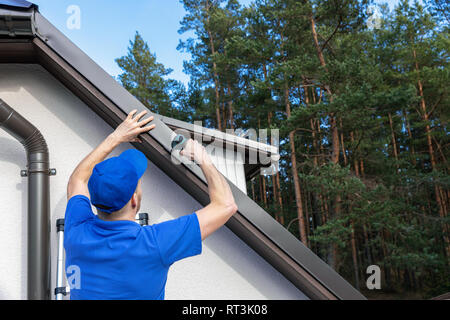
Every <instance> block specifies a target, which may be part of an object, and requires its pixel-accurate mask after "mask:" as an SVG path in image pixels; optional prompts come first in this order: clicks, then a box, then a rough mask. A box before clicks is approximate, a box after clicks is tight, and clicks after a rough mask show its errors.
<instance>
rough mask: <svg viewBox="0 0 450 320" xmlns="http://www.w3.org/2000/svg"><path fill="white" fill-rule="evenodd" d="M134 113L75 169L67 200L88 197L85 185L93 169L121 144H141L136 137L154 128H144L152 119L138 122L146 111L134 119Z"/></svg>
mask: <svg viewBox="0 0 450 320" xmlns="http://www.w3.org/2000/svg"><path fill="white" fill-rule="evenodd" d="M136 113H137V110H134V111H132V112H131V113H130V114H129V115H128V117H127V118H126V119H125V121H124V122H123V123H122V124H121V125H119V126H118V127H117V129H116V130H115V131H114V132H113V133H112V134H110V135H109V136H108V137H107V138H106V139H105V140H104V141H103V142H102V143H101V144H100V145H99V146H98V147H97V148H96V149H95V150H94V151H92V152H91V153H90V154H89V155H88V156H87V157H86V158H84V160H83V161H81V162H80V164H79V165H78V166H77V167H76V168H75V170H74V172H73V173H72V175H71V177H70V179H69V183H68V185H67V199H70V198H72V197H73V196H75V195H84V196H86V197H89V191H88V186H87V184H88V181H89V178H90V177H91V175H92V170H94V167H95V166H96V165H97V164H98V163H100V162H102V161H103V160H105V159H106V157H107V156H108V155H109V154H110V153H111V152H112V151H113V150H114V149H115V148H116V147H117V146H118V145H120V144H121V143H125V142H141V140H140V139H139V138H138V136H139V135H140V134H142V133H145V132H149V131H151V130H153V129H154V128H155V125H152V126H149V127H145V126H146V125H147V124H149V123H150V122H151V121H153V117H150V118H148V119H144V120H142V121H140V120H141V119H142V118H143V117H144V116H145V115H146V114H147V111H143V112H141V113H140V114H138V115H137V116H136V117H134V116H135V115H136Z"/></svg>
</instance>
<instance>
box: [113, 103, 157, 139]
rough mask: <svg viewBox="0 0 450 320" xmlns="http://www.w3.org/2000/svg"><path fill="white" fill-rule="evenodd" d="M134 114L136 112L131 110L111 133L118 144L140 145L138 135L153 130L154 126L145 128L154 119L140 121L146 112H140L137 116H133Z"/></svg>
mask: <svg viewBox="0 0 450 320" xmlns="http://www.w3.org/2000/svg"><path fill="white" fill-rule="evenodd" d="M136 113H137V110H133V111H132V112H131V113H130V114H129V115H128V117H127V118H126V119H125V121H124V122H122V123H121V124H120V125H119V126H118V127H117V129H116V130H115V131H114V132H113V133H112V136H113V137H114V138H115V139H117V141H119V142H120V143H124V142H139V143H142V141H141V139H139V135H140V134H143V133H146V132H150V131H151V130H153V129H155V125H151V126H148V127H146V125H147V124H149V123H150V122H152V121H153V120H154V117H150V118H147V119H144V120H142V121H140V120H141V119H142V118H143V117H144V116H145V115H146V114H147V113H148V111H142V112H141V113H139V114H138V115H137V116H135V115H136Z"/></svg>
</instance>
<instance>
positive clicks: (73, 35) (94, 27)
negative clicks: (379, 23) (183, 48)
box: [30, 0, 398, 84]
mask: <svg viewBox="0 0 450 320" xmlns="http://www.w3.org/2000/svg"><path fill="white" fill-rule="evenodd" d="M30 1H32V0H30ZM32 2H34V3H36V4H38V5H39V9H40V12H41V13H42V14H43V15H44V16H45V17H46V18H47V19H48V20H49V21H50V22H51V23H53V24H54V25H55V26H56V27H57V28H58V29H59V30H60V31H61V32H63V33H64V34H65V35H66V36H68V37H69V38H70V39H71V40H72V41H73V42H74V43H75V44H76V45H77V46H78V47H80V48H81V49H82V50H83V51H84V52H86V53H87V54H88V55H89V56H90V57H91V58H92V59H93V60H94V61H96V62H97V63H98V64H99V65H100V66H101V67H102V68H104V69H105V70H106V71H107V72H108V73H109V74H111V75H112V76H114V77H116V76H117V75H119V74H120V73H121V69H120V68H119V67H118V66H117V64H116V63H115V61H114V60H115V59H116V58H118V57H121V56H123V55H125V54H126V53H127V48H128V46H129V41H130V40H131V39H133V38H134V34H135V32H136V31H139V33H141V35H142V36H143V38H144V39H145V41H147V42H148V44H149V46H150V50H151V51H152V52H153V53H156V56H157V59H158V61H159V62H161V63H163V64H164V65H165V66H166V67H167V68H171V69H173V73H172V74H170V76H169V77H170V78H172V79H177V80H180V81H183V82H184V83H186V84H187V83H188V82H189V77H188V76H187V75H186V74H184V73H183V60H188V59H189V55H187V54H185V53H181V52H179V51H178V50H176V48H177V45H178V43H179V40H180V39H181V38H182V37H186V36H181V35H179V34H178V29H179V27H180V21H181V19H182V18H183V16H184V15H185V11H184V8H183V5H182V4H181V3H180V2H179V0H164V1H163V0H127V1H119V0H58V1H56V0H34V1H32ZM240 2H241V4H242V5H248V4H249V3H251V0H241V1H240ZM376 2H378V3H388V4H389V5H390V6H391V8H392V7H393V6H394V5H395V4H396V3H397V2H398V0H377V1H376ZM71 5H77V6H78V7H79V8H80V12H81V26H80V29H72V30H71V29H69V28H68V27H67V20H68V18H69V16H70V14H68V13H67V8H68V7H69V6H71Z"/></svg>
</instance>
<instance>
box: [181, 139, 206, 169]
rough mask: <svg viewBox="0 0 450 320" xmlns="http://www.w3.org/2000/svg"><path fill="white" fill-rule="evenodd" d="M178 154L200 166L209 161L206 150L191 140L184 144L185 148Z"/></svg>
mask: <svg viewBox="0 0 450 320" xmlns="http://www.w3.org/2000/svg"><path fill="white" fill-rule="evenodd" d="M180 154H181V155H182V156H184V157H186V158H188V159H189V160H191V161H192V160H193V161H195V162H196V163H198V164H200V165H201V164H204V163H205V162H207V161H210V158H209V155H208V153H207V152H206V149H205V148H204V147H203V146H202V145H201V144H200V143H198V142H197V141H194V140H192V139H189V141H188V142H187V143H186V146H185V147H184V148H183V150H181V151H180Z"/></svg>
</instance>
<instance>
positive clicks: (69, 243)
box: [64, 110, 237, 300]
mask: <svg viewBox="0 0 450 320" xmlns="http://www.w3.org/2000/svg"><path fill="white" fill-rule="evenodd" d="M136 114H137V110H134V111H133V112H131V113H130V114H129V115H128V117H127V119H126V120H125V121H124V122H123V123H122V124H121V125H120V126H119V127H118V128H117V129H116V130H115V131H114V132H113V133H112V134H111V135H110V136H108V137H107V138H106V140H105V141H103V142H102V143H101V144H100V145H99V146H98V147H97V148H96V149H95V150H94V151H93V152H91V153H90V154H89V155H88V156H87V157H86V158H85V159H84V160H83V161H82V162H81V163H80V164H79V165H78V166H77V168H76V169H75V171H74V172H73V174H72V175H71V177H70V180H69V184H68V187H67V198H68V204H67V209H66V225H65V240H64V247H65V249H66V270H74V268H76V269H77V270H79V276H80V279H78V280H79V284H80V285H79V286H78V287H74V288H71V299H82V300H87V299H96V300H98V299H110V300H119V299H141V300H157V299H158V300H159V299H161V300H162V299H164V293H165V285H166V280H167V273H168V270H169V267H170V266H171V265H172V264H173V263H174V262H176V261H178V260H181V259H184V258H187V257H190V256H194V255H198V254H200V253H201V252H202V241H203V240H204V239H205V238H207V237H208V236H209V235H211V234H212V233H213V232H215V231H216V230H217V229H219V228H220V227H221V226H223V225H224V224H225V223H226V222H227V221H228V220H229V219H230V218H231V216H232V215H233V214H235V213H236V211H237V207H236V204H235V202H234V199H233V195H232V193H231V190H230V187H229V185H228V183H227V181H226V180H225V178H224V177H223V176H222V175H221V174H220V173H219V172H218V171H217V170H216V168H215V167H214V165H213V164H212V162H211V159H210V157H209V155H208V154H207V153H206V151H205V149H204V148H203V147H202V146H201V145H200V144H199V143H197V142H194V141H192V140H189V141H188V143H187V144H186V147H185V148H184V150H183V151H182V153H181V154H182V156H185V157H187V158H189V159H190V160H193V161H195V162H196V163H198V164H199V165H200V167H201V169H202V171H203V173H204V175H205V177H206V179H207V182H208V189H209V195H210V200H211V203H210V204H209V205H208V206H207V207H205V208H203V209H201V210H199V211H197V212H196V213H193V214H191V215H187V216H183V217H181V218H179V219H176V220H172V221H168V222H164V223H160V224H156V225H152V226H146V227H141V226H140V225H139V224H137V223H136V222H135V217H136V214H137V213H138V211H139V209H140V204H141V199H142V196H143V191H142V176H143V174H144V172H145V170H146V168H147V159H146V158H145V156H144V155H143V154H142V153H141V152H139V151H137V150H128V151H125V152H124V153H122V154H121V155H120V156H119V157H115V158H111V159H108V160H105V159H106V157H107V156H108V155H109V154H110V153H111V152H112V150H114V148H116V147H117V146H118V145H120V144H122V143H127V142H138V143H139V142H141V140H140V139H139V135H140V134H143V133H146V132H149V131H151V130H153V129H154V128H155V125H151V126H147V125H148V124H149V123H150V122H151V121H153V117H150V118H148V119H145V120H142V119H144V117H145V115H146V114H147V112H145V111H144V112H142V113H140V114H138V115H136ZM91 203H92V205H93V206H94V207H96V208H97V212H98V215H95V214H94V213H93V212H92V208H91ZM68 268H70V269H68ZM68 273H70V272H68Z"/></svg>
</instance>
